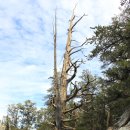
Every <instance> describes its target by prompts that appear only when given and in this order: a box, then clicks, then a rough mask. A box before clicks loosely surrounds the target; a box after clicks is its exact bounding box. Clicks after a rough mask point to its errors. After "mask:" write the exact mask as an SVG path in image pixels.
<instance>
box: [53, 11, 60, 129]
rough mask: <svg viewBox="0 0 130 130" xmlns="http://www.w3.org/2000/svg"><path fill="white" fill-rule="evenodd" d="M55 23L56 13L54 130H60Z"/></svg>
mask: <svg viewBox="0 0 130 130" xmlns="http://www.w3.org/2000/svg"><path fill="white" fill-rule="evenodd" d="M56 38H57V23H56V12H55V26H54V89H55V130H62V121H61V119H62V117H61V101H60V92H59V85H58V75H57V54H56V47H57V39H56Z"/></svg>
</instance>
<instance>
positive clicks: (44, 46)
mask: <svg viewBox="0 0 130 130" xmlns="http://www.w3.org/2000/svg"><path fill="white" fill-rule="evenodd" d="M76 3H77V8H76V11H75V14H76V16H78V17H79V16H81V15H82V14H83V13H85V14H87V15H88V16H87V17H86V18H84V19H83V21H81V23H80V24H79V25H78V26H77V27H76V30H77V31H78V32H77V33H75V37H74V38H76V39H77V38H78V40H79V41H81V42H82V41H84V37H86V36H90V35H91V31H90V30H89V27H90V26H95V25H98V24H106V23H107V24H108V23H109V22H110V20H111V17H112V16H113V15H114V14H117V13H118V12H119V10H118V7H119V4H120V3H119V0H115V1H113V0H109V1H108V0H104V1H102V0H97V1H96V2H95V1H94V0H78V1H77V0H71V1H70V0H55V1H54V0H22V1H21V0H9V1H8V0H4V1H2V0H0V90H1V92H0V99H1V100H0V112H1V113H0V117H1V116H2V115H4V114H5V113H6V108H7V105H8V104H11V103H18V102H22V101H24V100H26V99H29V98H30V99H32V100H34V101H36V102H38V101H39V100H41V102H42V99H41V98H42V96H41V95H44V94H45V93H46V90H47V89H48V88H49V86H50V81H49V80H48V77H50V76H52V74H53V45H52V42H53V40H52V39H53V37H52V25H53V20H54V10H55V8H57V14H58V15H57V17H58V49H59V50H58V60H59V61H58V65H59V67H61V64H62V62H61V61H62V56H63V51H64V47H65V43H66V41H65V40H66V33H67V28H68V24H69V18H70V16H71V13H72V10H73V8H74V5H75V4H76ZM78 17H77V18H78ZM90 49H91V48H90V46H88V48H87V50H88V51H89V50H90ZM99 66H100V64H99V62H98V61H94V62H91V63H88V64H86V66H84V68H89V69H90V70H91V71H92V72H93V73H95V74H97V73H99V72H100V71H98V70H99V68H100V67H99ZM93 68H94V69H93ZM38 95H40V96H38ZM41 102H38V105H40V104H41Z"/></svg>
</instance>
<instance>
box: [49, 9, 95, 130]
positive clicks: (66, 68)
mask: <svg viewBox="0 0 130 130" xmlns="http://www.w3.org/2000/svg"><path fill="white" fill-rule="evenodd" d="M74 10H75V9H74ZM74 10H73V14H72V17H71V19H70V21H69V22H70V23H69V29H68V35H67V42H66V49H65V53H64V59H63V66H62V72H61V76H60V84H59V83H58V76H57V59H56V58H57V56H56V42H57V41H56V38H57V28H56V26H57V23H56V14H55V26H54V90H55V97H54V102H53V107H54V108H55V119H54V120H55V121H54V123H50V124H52V125H53V126H55V130H75V128H73V127H70V126H68V122H71V121H76V120H77V116H74V115H76V114H73V113H74V111H76V110H77V109H78V108H80V107H81V106H82V105H83V102H82V101H81V102H80V103H74V104H73V107H71V108H69V107H68V105H67V104H68V102H69V101H71V100H73V99H74V98H76V97H78V98H79V97H81V96H86V94H87V93H86V92H85V91H87V89H86V90H85V87H86V88H87V86H88V85H89V84H90V83H91V82H93V81H91V80H90V79H89V76H88V83H87V84H86V86H84V89H82V87H81V86H80V87H79V86H78V84H77V82H75V83H73V79H74V78H75V77H76V74H77V69H78V68H79V66H80V65H81V64H82V60H75V61H74V60H72V59H71V58H72V55H73V54H75V53H77V52H79V51H81V49H82V46H83V45H84V44H85V43H86V42H84V43H82V45H80V46H78V47H72V45H71V44H72V41H73V40H72V33H73V29H74V27H75V26H76V25H77V24H78V23H79V22H80V20H82V18H83V17H84V16H85V14H84V15H83V16H81V17H80V18H79V19H78V20H77V21H76V22H74V20H75V15H74ZM70 84H71V86H73V89H72V90H71V92H70V94H67V90H68V87H69V85H70ZM89 94H90V93H89ZM67 115H70V117H72V118H67Z"/></svg>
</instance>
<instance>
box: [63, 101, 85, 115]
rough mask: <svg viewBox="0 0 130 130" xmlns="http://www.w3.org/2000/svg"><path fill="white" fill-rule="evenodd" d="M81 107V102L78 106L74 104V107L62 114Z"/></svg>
mask: <svg viewBox="0 0 130 130" xmlns="http://www.w3.org/2000/svg"><path fill="white" fill-rule="evenodd" d="M82 105H83V103H82V102H81V103H80V104H78V105H76V104H74V107H73V108H71V109H69V110H66V111H64V114H66V113H69V112H72V111H74V110H76V109H78V108H80V107H81V106H82Z"/></svg>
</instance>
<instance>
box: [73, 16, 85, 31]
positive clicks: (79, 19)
mask: <svg viewBox="0 0 130 130" xmlns="http://www.w3.org/2000/svg"><path fill="white" fill-rule="evenodd" d="M84 16H86V15H85V14H84V15H82V16H81V17H80V18H79V19H78V20H77V21H76V22H75V23H74V25H73V26H72V27H71V30H73V28H74V27H75V26H76V25H77V24H78V22H79V21H80V20H81V19H82V18H83V17H84Z"/></svg>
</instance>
